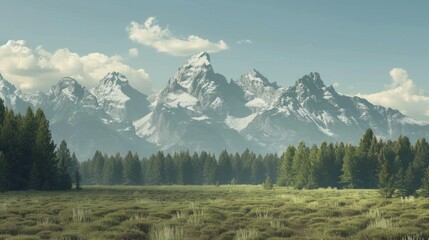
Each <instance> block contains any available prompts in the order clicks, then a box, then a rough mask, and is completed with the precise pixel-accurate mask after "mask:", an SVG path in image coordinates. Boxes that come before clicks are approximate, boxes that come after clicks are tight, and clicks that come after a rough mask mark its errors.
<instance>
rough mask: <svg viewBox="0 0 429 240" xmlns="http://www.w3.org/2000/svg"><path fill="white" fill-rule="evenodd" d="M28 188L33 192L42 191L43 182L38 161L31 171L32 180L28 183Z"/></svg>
mask: <svg viewBox="0 0 429 240" xmlns="http://www.w3.org/2000/svg"><path fill="white" fill-rule="evenodd" d="M28 188H29V189H32V190H41V189H42V181H41V177H40V168H39V164H37V161H34V162H33V165H32V166H31V170H30V179H29V182H28Z"/></svg>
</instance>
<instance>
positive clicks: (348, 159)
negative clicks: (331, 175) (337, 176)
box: [341, 145, 358, 188]
mask: <svg viewBox="0 0 429 240" xmlns="http://www.w3.org/2000/svg"><path fill="white" fill-rule="evenodd" d="M342 172H343V174H342V175H341V181H342V182H343V183H344V184H345V185H346V186H347V187H349V188H355V187H356V186H357V184H356V176H357V173H358V161H357V156H356V150H355V147H353V146H351V145H349V146H347V147H346V151H345V155H344V163H343V169H342Z"/></svg>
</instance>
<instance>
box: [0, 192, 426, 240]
mask: <svg viewBox="0 0 429 240" xmlns="http://www.w3.org/2000/svg"><path fill="white" fill-rule="evenodd" d="M428 238H429V200H428V199H425V198H413V197H410V198H402V199H401V198H392V199H382V198H380V197H379V193H378V191H377V190H336V189H318V190H292V189H287V188H280V187H276V188H275V189H274V190H264V189H262V187H261V186H219V187H216V186H153V187H151V186H142V187H123V186H121V187H89V186H84V190H82V191H79V192H76V191H70V192H7V193H3V194H0V239H64V240H66V239H67V240H74V239H153V240H161V239H162V240H169V239H231V240H232V239H237V240H250V239H251V240H254V239H271V240H274V239H399V240H402V239H404V240H419V239H428Z"/></svg>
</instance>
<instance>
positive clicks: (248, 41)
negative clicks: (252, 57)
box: [237, 39, 253, 44]
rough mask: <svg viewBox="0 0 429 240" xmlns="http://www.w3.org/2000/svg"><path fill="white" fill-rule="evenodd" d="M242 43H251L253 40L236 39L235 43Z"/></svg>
mask: <svg viewBox="0 0 429 240" xmlns="http://www.w3.org/2000/svg"><path fill="white" fill-rule="evenodd" d="M243 43H247V44H251V43H253V42H252V40H250V39H242V40H239V41H237V44H243Z"/></svg>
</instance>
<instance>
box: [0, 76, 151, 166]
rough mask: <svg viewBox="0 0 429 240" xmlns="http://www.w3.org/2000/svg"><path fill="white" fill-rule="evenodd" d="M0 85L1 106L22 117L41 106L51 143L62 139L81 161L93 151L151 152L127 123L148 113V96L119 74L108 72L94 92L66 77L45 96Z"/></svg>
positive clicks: (148, 145) (11, 86) (7, 83)
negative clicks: (47, 124) (27, 111)
mask: <svg viewBox="0 0 429 240" xmlns="http://www.w3.org/2000/svg"><path fill="white" fill-rule="evenodd" d="M3 82H4V84H3V85H4V86H5V88H3V89H1V91H0V94H3V95H4V96H2V97H4V98H3V99H5V100H6V101H5V105H6V106H8V107H11V108H12V109H14V110H15V109H16V110H17V111H18V112H21V113H25V110H26V108H27V107H28V106H31V107H33V108H34V109H36V108H42V109H43V110H44V112H45V115H46V117H47V118H48V120H49V122H50V127H51V131H52V137H53V139H54V141H55V142H56V143H59V142H60V141H61V140H63V139H64V140H66V141H67V144H68V146H69V148H70V149H71V150H72V151H74V152H75V153H76V155H77V157H78V158H79V159H81V160H85V159H87V158H90V157H92V155H93V154H94V152H95V151H96V150H101V151H102V152H105V153H107V154H115V153H117V152H121V153H126V152H127V151H128V150H131V151H135V152H153V151H155V148H154V146H153V145H152V144H150V143H148V142H147V141H146V140H144V139H142V138H139V137H138V136H137V135H136V134H135V129H134V126H133V125H132V122H131V121H132V120H133V119H136V118H141V117H142V116H144V115H145V114H147V113H148V111H149V106H148V101H147V100H146V98H147V96H145V95H144V94H142V93H140V92H139V91H137V90H136V89H134V88H132V87H131V86H130V85H129V84H128V80H127V79H126V77H125V76H123V75H122V74H118V73H114V72H113V73H109V74H108V75H106V77H105V78H103V79H102V80H101V81H100V83H99V84H98V85H97V86H96V87H95V88H94V89H91V90H92V91H89V90H88V89H86V88H85V87H83V86H82V85H80V84H79V83H78V82H77V81H76V80H75V79H73V78H69V77H66V78H63V79H61V80H60V81H59V82H58V83H57V84H56V85H54V86H52V87H51V88H50V89H49V90H48V91H47V92H45V93H42V92H35V93H28V92H22V91H16V89H15V87H14V86H13V85H11V84H10V83H9V82H7V81H6V80H4V79H0V84H1V83H3ZM103 91H104V92H103ZM92 92H94V93H95V94H93V93H92ZM16 103H19V104H16ZM21 106H22V107H21Z"/></svg>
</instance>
